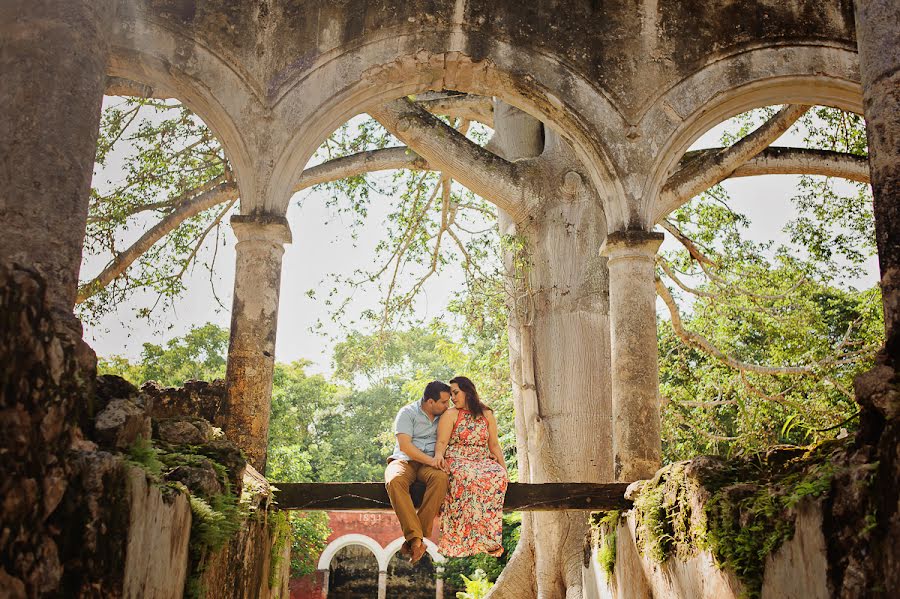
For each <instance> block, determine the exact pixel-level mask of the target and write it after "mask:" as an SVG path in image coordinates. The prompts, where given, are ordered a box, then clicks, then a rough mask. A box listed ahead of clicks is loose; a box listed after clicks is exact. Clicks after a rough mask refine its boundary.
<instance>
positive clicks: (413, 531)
mask: <svg viewBox="0 0 900 599" xmlns="http://www.w3.org/2000/svg"><path fill="white" fill-rule="evenodd" d="M417 480H420V481H422V482H424V483H425V497H424V499H422V505H421V506H419V511H418V513H416V508H415V506H414V505H413V502H412V498H411V497H410V496H409V486H410V485H411V484H413V482H415V481H417ZM384 485H385V486H386V487H387V492H388V497H390V498H391V506H393V508H394V512H395V513H396V514H397V519H398V520H400V528H402V529H403V538H405V539H406V540H407V541H411V540H413V539H415V538H419V539H424V538H426V537H427V536H428V535H430V534H431V527H432V526H433V525H434V517H435V516H437V513H438V510H439V509H441V503H443V502H444V497H445V496H446V495H447V489H449V488H450V479H449V478H448V477H447V473H446V472H444V471H443V470H439V469H438V468H432V467H431V466H426V465H425V464H422V463H421V462H404V461H402V460H393V461H392V462H391V463H389V464H388V466H387V469H385V471H384Z"/></svg>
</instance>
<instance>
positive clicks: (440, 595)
mask: <svg viewBox="0 0 900 599" xmlns="http://www.w3.org/2000/svg"><path fill="white" fill-rule="evenodd" d="M435 574H437V578H435V579H434V599H444V576H443V575H444V567H443V566H438V567H437V568H435Z"/></svg>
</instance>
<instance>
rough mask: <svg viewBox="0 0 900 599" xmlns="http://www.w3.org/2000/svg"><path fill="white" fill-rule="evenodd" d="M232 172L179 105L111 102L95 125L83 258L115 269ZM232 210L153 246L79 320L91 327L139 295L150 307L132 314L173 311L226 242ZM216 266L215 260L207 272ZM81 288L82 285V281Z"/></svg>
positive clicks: (206, 215) (217, 211) (189, 223)
mask: <svg viewBox="0 0 900 599" xmlns="http://www.w3.org/2000/svg"><path fill="white" fill-rule="evenodd" d="M119 162H121V164H123V165H124V173H116V175H117V176H116V177H115V178H109V179H107V180H105V181H104V180H103V176H102V175H103V174H104V171H103V169H104V168H106V167H110V168H111V167H112V166H113V165H114V164H118V163H119ZM230 170H231V169H230V166H229V164H228V161H227V159H226V157H225V154H224V151H223V150H222V147H221V145H220V144H219V143H218V141H217V140H216V138H215V136H214V135H213V134H212V132H211V131H210V130H209V129H208V128H207V127H206V126H205V125H204V123H203V122H202V121H201V120H200V119H199V118H198V117H197V116H196V115H194V114H192V113H191V112H190V111H189V110H188V109H187V108H185V107H184V106H183V105H181V104H179V103H177V102H173V101H161V100H153V99H138V98H125V99H112V98H110V99H108V100H107V102H106V105H105V108H104V110H103V114H102V117H101V123H100V136H99V139H98V142H97V156H96V159H95V176H94V182H95V185H94V188H93V189H91V202H90V212H89V216H88V224H87V231H86V236H85V244H84V251H85V255H86V256H96V257H106V258H108V260H109V261H110V263H112V262H113V261H114V260H115V257H116V255H117V254H118V252H120V251H122V250H123V249H125V248H126V247H128V246H129V245H130V244H131V243H133V242H134V241H135V240H136V239H137V235H135V234H134V231H137V232H143V231H144V230H146V229H147V228H149V227H150V226H151V224H150V223H154V222H157V221H159V220H161V219H163V218H165V217H166V216H168V215H170V214H172V212H173V211H175V210H176V209H177V208H178V206H179V205H180V204H181V203H182V202H184V201H185V200H189V199H191V198H192V197H193V196H195V195H196V194H198V193H200V192H202V191H203V190H204V189H206V188H208V187H210V186H212V185H214V184H216V183H218V182H222V181H225V180H227V179H228V178H229V177H230V176H231V175H230ZM230 209H231V206H228V207H227V209H226V210H225V211H223V207H222V206H215V207H213V208H211V209H209V210H207V211H205V212H202V213H200V214H198V215H197V216H195V217H193V218H190V219H188V220H186V221H184V222H183V223H181V224H180V225H179V226H177V227H176V228H175V229H174V230H173V231H172V232H170V233H169V234H168V235H166V236H165V238H164V239H163V240H161V241H160V242H158V243H156V244H155V245H153V247H151V248H149V249H148V250H147V251H146V252H144V253H143V255H141V257H140V259H139V260H138V261H137V262H136V263H135V264H133V265H132V266H131V267H130V268H129V269H128V271H127V273H126V276H123V277H119V278H117V279H116V280H114V281H113V282H112V283H110V284H109V285H107V286H106V287H104V288H101V289H98V290H97V293H95V294H94V295H93V296H91V297H90V298H89V299H88V300H87V301H85V302H84V303H82V304H80V305H79V306H77V310H78V314H79V316H80V317H81V318H82V319H83V320H86V321H87V322H94V321H96V320H97V319H98V318H99V317H101V316H103V315H104V314H106V313H108V312H110V311H112V310H114V309H115V308H116V307H117V306H118V305H119V304H121V303H124V302H128V301H129V300H130V299H132V298H133V297H134V292H135V291H136V290H139V289H143V290H149V291H151V292H152V294H151V297H155V298H156V299H155V300H154V301H153V303H152V304H150V305H144V306H140V307H137V308H135V313H136V315H137V316H138V317H150V316H151V314H152V313H153V312H154V311H155V310H156V309H157V308H159V307H160V306H162V308H165V307H167V306H171V305H172V302H173V301H174V300H175V299H176V298H177V297H179V296H180V295H181V294H182V293H183V292H184V290H185V286H184V280H183V279H184V274H185V273H186V272H187V271H188V269H189V268H191V267H192V266H193V265H195V264H196V263H197V261H198V256H200V252H199V249H200V248H201V247H202V246H203V245H204V243H205V242H207V241H210V240H214V241H213V243H214V245H218V244H219V243H220V242H221V241H223V240H224V237H223V235H224V231H223V230H222V229H221V228H220V224H221V222H222V220H223V218H224V216H225V215H226V213H227V212H228V210H230ZM214 265H215V253H214V254H213V257H212V258H211V259H210V260H209V261H208V262H206V263H204V267H205V268H206V269H208V270H210V271H212V269H213V268H214ZM85 282H86V281H85Z"/></svg>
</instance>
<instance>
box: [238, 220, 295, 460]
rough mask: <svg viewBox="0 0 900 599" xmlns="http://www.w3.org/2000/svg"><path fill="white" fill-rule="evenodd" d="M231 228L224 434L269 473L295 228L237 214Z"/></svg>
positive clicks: (281, 221) (275, 221)
mask: <svg viewBox="0 0 900 599" xmlns="http://www.w3.org/2000/svg"><path fill="white" fill-rule="evenodd" d="M231 226H232V228H233V229H234V233H235V235H236V236H237V238H238V243H237V245H236V246H235V250H236V252H237V265H236V267H235V272H234V300H233V303H232V310H231V340H230V343H229V346H228V367H227V371H226V374H225V379H226V383H227V388H228V412H227V414H226V416H225V426H224V429H225V434H226V436H227V437H228V438H229V439H230V440H232V441H234V442H235V443H237V445H238V446H239V447H240V448H241V449H243V450H244V451H245V452H246V454H247V457H248V459H249V460H250V463H251V464H252V465H253V467H254V468H256V469H257V470H259V472H260V473H262V474H265V468H266V445H267V442H268V436H269V409H270V407H271V406H270V404H271V401H272V376H273V372H274V368H275V332H276V329H277V326H278V295H279V291H280V288H281V258H282V256H283V255H284V244H285V243H290V242H291V229H290V227H289V226H288V223H287V219H285V218H284V217H283V216H273V215H235V216H233V217H232V218H231Z"/></svg>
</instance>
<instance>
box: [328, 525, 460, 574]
mask: <svg viewBox="0 0 900 599" xmlns="http://www.w3.org/2000/svg"><path fill="white" fill-rule="evenodd" d="M403 540H404V539H403V537H398V538H396V539H394V540H393V541H391V542H390V543H389V544H388V546H387V547H382V546H381V544H380V543H379V542H378V541H376V540H375V539H373V538H372V537H369V536H366V535H362V534H359V533H349V534H345V535H342V536H340V537H338V538H336V539H335V540H333V541H332V542H330V543H329V544H328V546H327V547H325V550H324V551H322V555H321V556H319V563H318V565H317V566H316V569H317V570H328V569H329V568H331V560H333V559H334V556H335V555H337V553H338V551H340V550H341V549H343V548H344V547H349V546H351V545H361V546H363V547H366V548H367V549H368V550H369V551H371V552H372V554H373V555H374V556H375V559H376V560H377V561H378V571H379V572H387V569H388V564H390V562H391V558H392V557H394V554H395V553H397V551H399V550H400V546H401V545H403ZM425 550H426V551H427V552H428V555H429V556H430V557H431V561H433V562H434V563H435V564H441V563H443V562H444V556H442V555H441V554H440V553H439V552H438V548H437V545H435V544H434V542H432V541H431V540H430V539H425Z"/></svg>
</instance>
